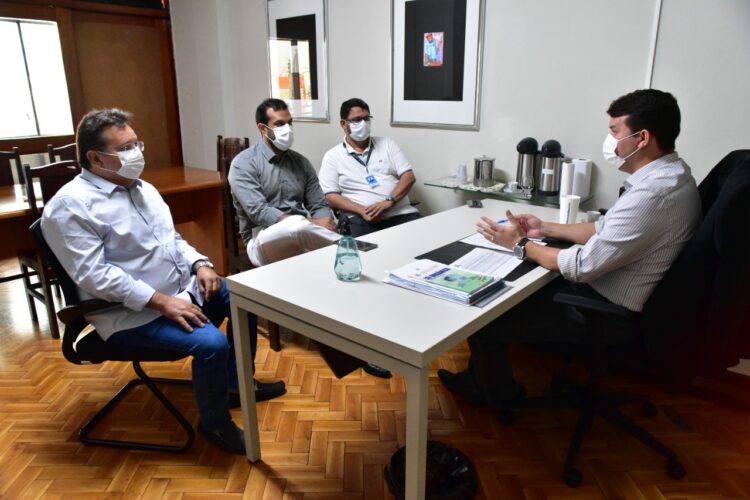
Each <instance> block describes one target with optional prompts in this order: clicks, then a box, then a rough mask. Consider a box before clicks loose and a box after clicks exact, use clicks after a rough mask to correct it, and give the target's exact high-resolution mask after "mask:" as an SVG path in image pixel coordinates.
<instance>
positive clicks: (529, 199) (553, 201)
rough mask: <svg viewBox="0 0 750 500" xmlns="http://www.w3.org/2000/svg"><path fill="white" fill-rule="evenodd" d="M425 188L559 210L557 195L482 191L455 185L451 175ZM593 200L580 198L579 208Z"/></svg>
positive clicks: (434, 181)
mask: <svg viewBox="0 0 750 500" xmlns="http://www.w3.org/2000/svg"><path fill="white" fill-rule="evenodd" d="M424 184H425V186H432V187H438V188H443V189H450V190H452V191H454V192H455V191H460V192H463V193H472V194H481V195H483V196H486V197H489V198H496V199H498V200H506V201H517V202H520V203H529V204H531V205H538V206H542V207H553V208H560V197H559V196H558V195H551V196H543V195H540V194H538V193H537V192H536V191H534V192H533V193H532V194H531V196H526V195H525V194H523V193H506V192H505V191H502V190H498V191H494V190H490V189H487V190H484V191H483V190H482V189H484V188H482V189H480V188H476V187H474V186H473V185H472V184H464V185H462V186H458V185H456V177H455V176H453V175H448V176H446V177H440V178H439V179H434V180H430V181H426V182H425V183H424ZM593 199H594V195H589V196H586V197H582V198H581V206H583V205H584V204H585V203H588V202H590V201H591V200H593Z"/></svg>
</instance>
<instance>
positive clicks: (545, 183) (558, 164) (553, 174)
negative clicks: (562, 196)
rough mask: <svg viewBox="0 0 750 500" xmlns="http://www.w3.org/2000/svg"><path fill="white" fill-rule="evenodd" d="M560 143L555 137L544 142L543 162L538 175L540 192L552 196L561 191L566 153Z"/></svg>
mask: <svg viewBox="0 0 750 500" xmlns="http://www.w3.org/2000/svg"><path fill="white" fill-rule="evenodd" d="M561 149H562V148H561V147H560V143H559V142H557V141H556V140H554V139H550V140H549V141H547V142H545V143H544V144H542V150H541V162H540V165H539V170H538V175H537V189H538V191H539V194H542V195H545V196H551V195H555V194H558V193H559V192H560V169H561V168H562V159H563V157H564V155H563V154H562V152H561Z"/></svg>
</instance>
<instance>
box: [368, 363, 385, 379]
mask: <svg viewBox="0 0 750 500" xmlns="http://www.w3.org/2000/svg"><path fill="white" fill-rule="evenodd" d="M362 369H363V370H364V371H365V372H367V373H369V374H370V375H372V376H373V377H380V378H391V377H392V376H393V375H391V372H389V371H388V370H386V369H385V368H380V367H379V366H378V365H373V364H372V363H367V364H366V365H365V366H363V367H362Z"/></svg>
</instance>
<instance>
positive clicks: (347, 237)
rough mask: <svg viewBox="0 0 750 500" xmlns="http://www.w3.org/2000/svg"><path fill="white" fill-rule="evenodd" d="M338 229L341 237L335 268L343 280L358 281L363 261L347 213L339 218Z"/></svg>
mask: <svg viewBox="0 0 750 500" xmlns="http://www.w3.org/2000/svg"><path fill="white" fill-rule="evenodd" d="M338 229H339V233H341V239H340V240H339V243H338V248H337V249H336V262H335V264H334V265H333V270H334V271H335V272H336V277H337V278H338V279H340V280H341V281H357V280H359V278H360V277H361V276H362V262H361V261H360V260H359V251H358V250H357V242H356V241H355V240H354V237H353V236H352V229H351V227H350V226H349V219H348V217H347V216H346V215H343V214H342V215H341V217H340V218H339V227H338Z"/></svg>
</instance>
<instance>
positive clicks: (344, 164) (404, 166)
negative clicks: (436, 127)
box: [318, 97, 421, 236]
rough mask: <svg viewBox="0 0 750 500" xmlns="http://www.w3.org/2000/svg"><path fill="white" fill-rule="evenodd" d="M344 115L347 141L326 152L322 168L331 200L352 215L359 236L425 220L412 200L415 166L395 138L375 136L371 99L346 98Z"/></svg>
mask: <svg viewBox="0 0 750 500" xmlns="http://www.w3.org/2000/svg"><path fill="white" fill-rule="evenodd" d="M340 116H341V122H340V125H341V128H342V129H343V130H344V140H343V141H342V142H341V144H337V145H336V146H334V147H333V148H331V149H330V150H329V151H328V152H327V153H326V154H325V156H323V163H322V165H321V167H320V172H319V173H318V177H319V178H320V186H321V187H322V188H323V192H324V193H325V195H326V201H327V202H328V204H329V205H330V206H331V207H332V208H335V209H337V210H340V211H341V212H342V214H343V215H344V216H347V217H349V222H350V224H351V228H352V234H353V235H354V236H361V235H363V234H368V233H372V232H373V231H379V230H381V229H385V228H388V227H392V226H395V225H397V224H403V223H405V222H409V221H412V220H415V219H419V218H420V217H421V215H420V214H419V211H418V210H417V209H416V208H415V207H413V206H411V204H410V203H409V190H411V188H412V186H413V185H414V183H415V182H416V178H415V177H414V171H413V170H412V166H411V164H410V163H409V162H408V161H407V159H406V157H405V156H404V154H403V153H402V152H401V149H400V148H399V147H398V145H397V144H396V143H395V142H394V141H393V140H391V139H389V138H388V137H371V136H370V126H371V124H372V116H371V115H370V107H369V106H368V105H367V103H366V102H365V101H363V100H362V99H358V98H356V97H355V98H353V99H349V100H347V101H344V102H343V103H342V104H341V112H340Z"/></svg>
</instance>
